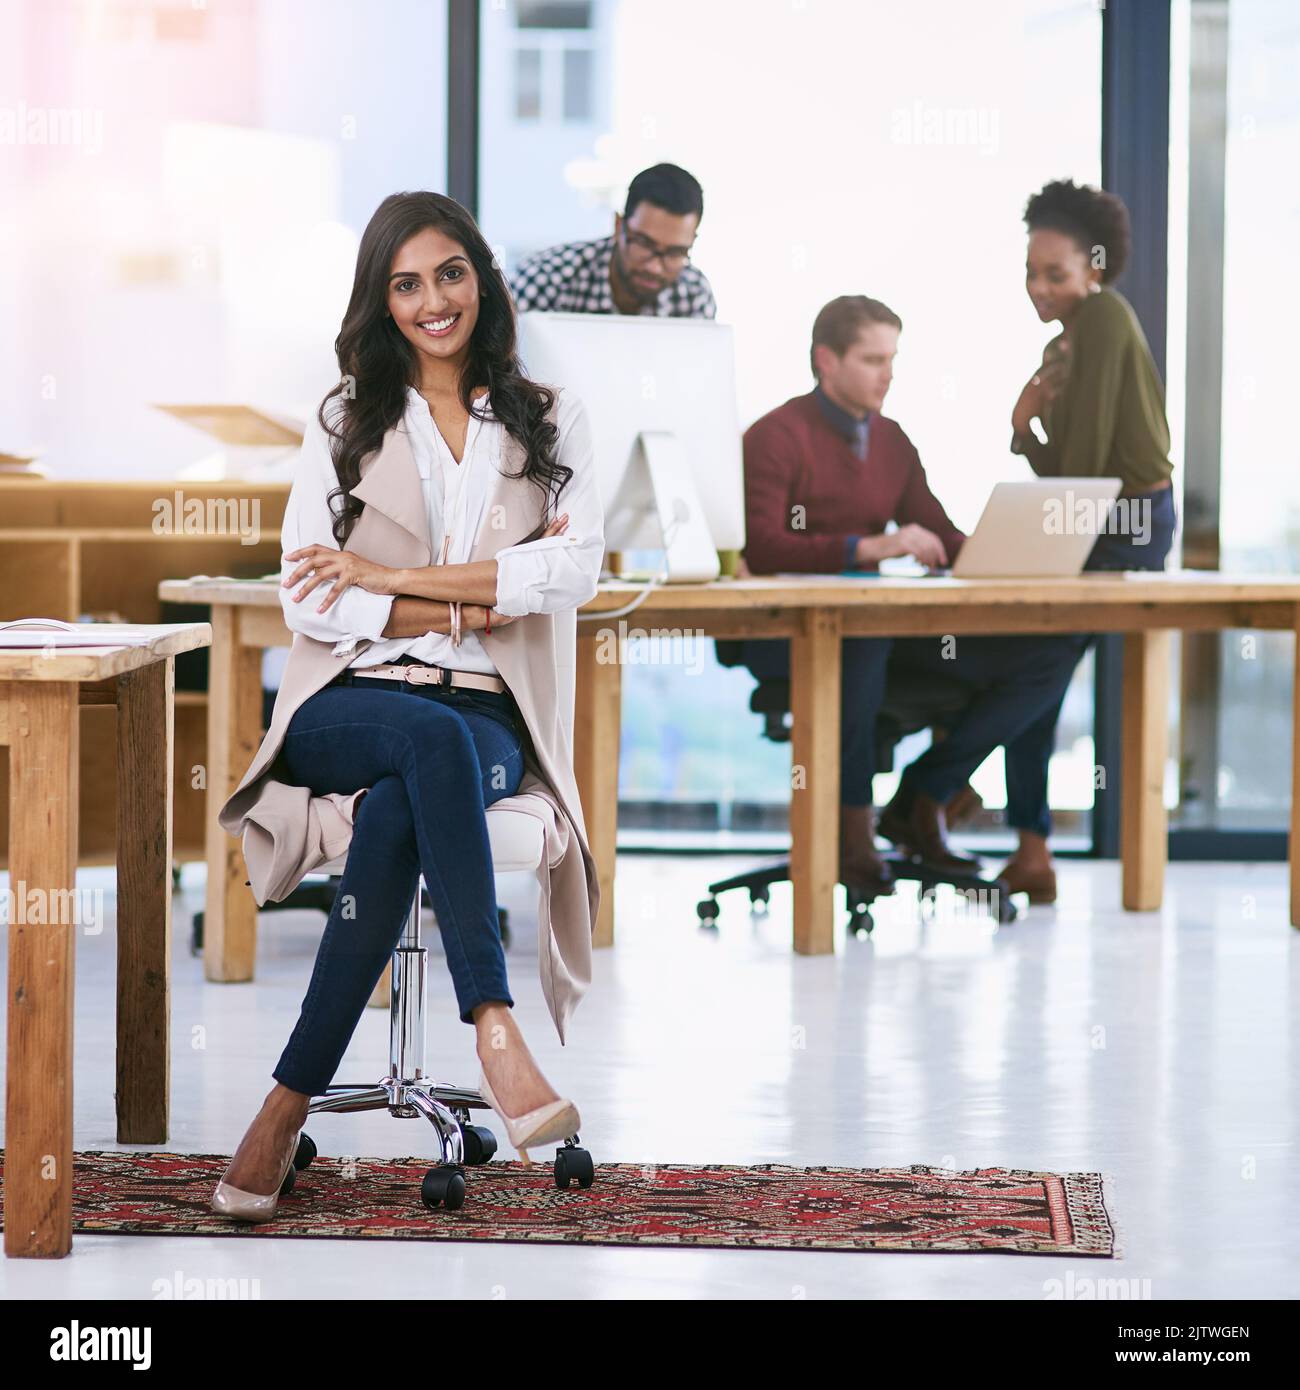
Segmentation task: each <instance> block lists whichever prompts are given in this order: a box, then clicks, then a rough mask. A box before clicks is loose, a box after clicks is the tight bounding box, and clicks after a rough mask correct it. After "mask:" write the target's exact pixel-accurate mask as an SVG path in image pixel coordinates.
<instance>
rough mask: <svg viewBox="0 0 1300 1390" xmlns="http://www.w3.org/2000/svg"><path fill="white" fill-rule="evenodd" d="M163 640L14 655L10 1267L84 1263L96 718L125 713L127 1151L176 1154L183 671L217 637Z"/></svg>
mask: <svg viewBox="0 0 1300 1390" xmlns="http://www.w3.org/2000/svg"><path fill="white" fill-rule="evenodd" d="M83 626H93V625H91V624H83ZM149 631H150V632H151V633H152V634H153V635H152V638H151V640H150V642H149V644H148V645H147V646H138V647H125V646H112V645H105V646H102V647H78V648H62V649H51V652H50V654H49V655H45V654H43V652H42V651H41V649H39V648H37V649H30V650H8V649H5V650H0V745H8V748H9V770H10V779H9V795H10V807H9V810H10V816H9V886H10V893H11V896H10V899H9V900H8V901H9V903H11V904H12V905H13V911H12V913H10V912H6V913H5V917H6V920H7V921H8V925H9V1028H8V1033H9V1039H8V1070H7V1078H8V1085H7V1088H6V1093H5V1173H4V1178H5V1254H7V1255H41V1256H48V1255H66V1254H67V1253H68V1251H69V1250H70V1249H71V1248H72V1029H73V975H74V966H75V961H76V950H75V948H76V939H75V936H74V932H75V929H76V926H77V925H78V924H79V923H80V921H81V916H82V914H81V913H80V911H79V910H78V909H77V907H76V904H77V903H78V902H79V899H77V897H76V895H75V890H76V868H77V753H78V710H79V708H80V706H82V705H88V704H110V705H116V706H117V777H118V781H117V787H118V795H117V1139H118V1143H121V1144H160V1143H165V1142H166V1140H167V1115H168V1081H169V1075H170V1072H169V1062H170V1053H169V1045H170V1036H169V1034H170V979H171V976H170V971H169V961H170V949H169V948H170V941H171V901H172V864H171V856H172V819H171V812H172V727H173V724H172V716H173V706H172V697H173V693H174V689H175V670H174V666H175V662H174V658H175V656H176V654H177V653H178V652H186V651H190V650H192V649H193V648H195V647H202V646H206V645H207V643H208V641H209V640H210V637H211V629H210V628H209V626H208V624H207V623H171V624H164V625H158V626H153V627H151V628H150V629H149ZM105 641H106V642H110V641H111V637H110V636H106V638H105ZM20 900H21V901H20ZM69 906H72V908H73V910H72V911H71V912H69V911H68V910H67V909H68V908H69ZM38 913H39V916H40V918H41V920H39V921H38V920H36V919H37V916H38ZM56 919H57V920H56Z"/></svg>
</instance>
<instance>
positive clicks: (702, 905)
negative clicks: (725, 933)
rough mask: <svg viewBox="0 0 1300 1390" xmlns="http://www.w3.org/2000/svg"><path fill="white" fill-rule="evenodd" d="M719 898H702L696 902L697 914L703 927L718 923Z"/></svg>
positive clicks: (713, 925)
mask: <svg viewBox="0 0 1300 1390" xmlns="http://www.w3.org/2000/svg"><path fill="white" fill-rule="evenodd" d="M718 911H719V908H718V900H717V898H701V899H700V901H699V902H697V903H696V904H695V912H696V915H697V916H698V917H699V919H700V925H701V926H702V927H715V926H717V924H718Z"/></svg>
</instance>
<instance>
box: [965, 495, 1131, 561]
mask: <svg viewBox="0 0 1300 1390" xmlns="http://www.w3.org/2000/svg"><path fill="white" fill-rule="evenodd" d="M1119 490H1120V480H1119V479H1118V478H1033V479H1031V480H1029V481H1028V482H1017V483H998V484H997V485H996V486H995V487H994V489H993V491H992V493H990V494H989V500H988V501H987V502H986V503H985V504H984V511H983V513H982V514H981V516H980V519H979V524H978V525H977V526H976V527H975V530H974V531H973V532H972V533H971V534H970V535H969V536H968V537H967V538H966V542H965V544H964V545H963V546H962V548H961V552H960V553H959V554H958V556H957V560H956V563H955V564H954V565H953V567H952V571H951V573H952V575H953V577H954V578H955V579H1056V578H1062V579H1068V578H1071V577H1072V576H1074V575H1077V574H1081V573H1082V572H1083V566H1084V562H1085V561H1086V560H1087V558H1088V555H1089V553H1090V552H1091V550H1092V547H1093V544H1094V542H1095V541H1096V539H1097V537H1098V536H1099V535H1102V534H1103V533H1104V532H1105V531H1106V529H1107V522H1108V520H1109V517H1110V513H1111V508H1112V507H1113V506H1114V505H1115V499H1116V498H1117V497H1118V496H1119Z"/></svg>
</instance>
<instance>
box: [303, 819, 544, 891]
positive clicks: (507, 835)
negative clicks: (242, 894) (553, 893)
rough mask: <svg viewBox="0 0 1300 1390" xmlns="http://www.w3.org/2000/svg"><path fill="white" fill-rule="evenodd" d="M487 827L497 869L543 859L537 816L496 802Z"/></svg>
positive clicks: (325, 868) (328, 870)
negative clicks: (513, 809)
mask: <svg viewBox="0 0 1300 1390" xmlns="http://www.w3.org/2000/svg"><path fill="white" fill-rule="evenodd" d="M487 828H488V843H489V844H490V845H491V846H492V868H493V870H494V871H495V872H496V873H499V874H508V873H511V872H513V871H515V870H519V869H535V868H536V867H537V866H538V865H539V864H540V863H541V862H542V853H543V851H544V850H545V848H546V835H545V832H544V831H543V829H542V823H541V821H539V820H538V819H537V817H536V816H530V815H528V814H527V813H526V812H524V811H512V810H510V808H509V807H507V806H502V805H500V804H497V805H495V806H489V807H488V809H487ZM346 862H347V861H346V858H345V857H341V858H338V859H331V860H330V861H329V863H327V864H318V865H317V866H316V868H315V869H314V870H313V871H312V872H313V873H318V874H341V873H342V872H343V866H344V864H345V863H346Z"/></svg>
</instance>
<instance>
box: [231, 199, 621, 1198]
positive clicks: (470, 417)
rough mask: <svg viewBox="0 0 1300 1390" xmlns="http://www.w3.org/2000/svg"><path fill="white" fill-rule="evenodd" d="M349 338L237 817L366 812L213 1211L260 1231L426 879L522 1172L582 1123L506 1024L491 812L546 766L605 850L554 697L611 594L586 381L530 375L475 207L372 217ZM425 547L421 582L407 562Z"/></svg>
mask: <svg viewBox="0 0 1300 1390" xmlns="http://www.w3.org/2000/svg"><path fill="white" fill-rule="evenodd" d="M335 348H336V352H337V356H338V363H339V369H340V373H341V383H340V385H339V386H337V387H336V388H335V389H334V390H333V391H331V392H330V393H329V394H328V395H327V396H326V398H325V401H324V402H323V403H322V406H321V408H320V411H319V415H318V418H317V419H316V420H313V421H312V423H311V426H310V428H309V430H308V433H307V436H306V438H305V440H304V444H303V450H302V455H301V457H300V459H299V462H298V466H297V470H296V472H295V476H294V482H293V489H292V492H291V495H290V499H289V503H288V507H287V510H286V514H285V521H284V532H283V548H284V551H285V554H284V561H283V568H282V575H283V582H282V587H281V590H280V596H281V603H282V607H283V609H284V612H285V617H286V620H287V622H288V625H289V626H290V628H292V629H293V631H294V633H295V637H294V646H293V652H292V653H291V655H290V658H289V664H288V665H287V666H286V669H285V675H284V680H283V682H282V684H281V687H280V691H279V695H278V697H277V702H276V704H277V708H276V713H275V715H274V716H273V718H272V723H271V728H270V730H269V732H268V733H267V735H266V739H265V740H264V741H263V745H262V748H261V749H260V750H259V752H258V755H257V757H256V758H255V759H254V761H253V764H252V765H251V766H250V768H249V771H248V773H247V774H246V775H245V778H244V781H243V782H242V783H241V786H240V789H239V790H237V791H236V793H235V795H234V796H232V798H231V799H230V801H229V802H228V803H227V806H226V807H225V808H223V811H222V823H223V825H225V826H226V828H227V829H232V830H233V829H236V828H238V827H239V826H240V825H242V824H243V821H244V819H245V817H246V816H247V812H248V808H249V805H250V803H251V798H252V797H253V795H254V793H255V792H257V794H258V795H261V794H262V793H261V792H260V791H258V788H259V787H264V786H265V783H264V782H262V781H261V779H263V778H265V777H266V774H267V773H268V771H269V770H271V769H272V768H273V769H274V772H275V777H276V778H279V779H280V780H281V781H282V782H285V783H289V784H291V785H292V787H294V788H299V789H300V788H303V787H306V788H308V789H310V793H311V797H312V798H318V797H323V798H328V797H331V796H336V797H338V798H339V801H338V802H335V803H334V804H335V805H338V804H340V803H341V804H350V805H351V808H352V811H353V813H354V821H353V828H352V836H351V843H350V846H349V849H348V854H347V863H346V869H345V871H344V874H343V877H342V881H341V883H340V885H339V892H338V895H337V897H336V899H335V902H334V905H333V908H332V910H331V912H330V914H329V920H328V922H327V923H326V926H325V932H324V936H323V937H322V939H321V943H320V949H319V951H318V952H317V956H316V964H315V968H314V971H313V973H312V978H311V983H310V986H309V988H308V990H307V994H306V998H305V1000H304V1002H303V1006H302V1013H301V1016H300V1017H299V1019H298V1022H297V1025H296V1027H295V1028H294V1030H293V1033H292V1035H291V1036H290V1038H289V1041H288V1045H287V1046H286V1047H285V1049H284V1052H283V1054H282V1055H281V1057H280V1060H279V1062H278V1064H277V1065H276V1067H275V1070H274V1072H273V1075H274V1077H275V1081H276V1085H275V1087H274V1089H273V1090H272V1091H271V1092H270V1094H269V1095H268V1096H267V1097H266V1100H265V1102H264V1104H263V1106H262V1108H261V1111H260V1112H259V1114H258V1115H257V1117H256V1118H255V1119H254V1121H253V1123H252V1125H251V1126H250V1127H249V1129H248V1132H247V1133H246V1134H245V1136H244V1139H243V1142H242V1143H241V1144H240V1146H239V1148H238V1150H237V1152H236V1153H235V1156H234V1159H233V1161H232V1162H231V1164H230V1166H229V1168H227V1170H226V1173H225V1176H224V1177H223V1179H222V1181H221V1183H220V1184H219V1185H218V1187H217V1190H216V1193H215V1194H214V1196H213V1200H212V1205H213V1207H214V1209H215V1210H217V1211H221V1212H224V1213H226V1214H228V1215H231V1216H235V1217H239V1218H242V1219H245V1220H265V1219H266V1218H267V1217H269V1216H270V1215H272V1214H273V1213H274V1210H275V1204H276V1198H277V1196H278V1193H279V1189H280V1185H281V1183H282V1182H283V1181H284V1179H285V1178H286V1177H287V1174H288V1168H289V1165H290V1164H291V1162H292V1159H293V1155H294V1152H295V1149H296V1147H297V1143H298V1135H299V1131H300V1130H301V1128H302V1125H303V1122H304V1120H305V1119H306V1116H307V1113H308V1103H309V1101H310V1099H311V1098H312V1096H313V1095H319V1094H321V1093H323V1092H324V1091H325V1089H326V1087H327V1086H328V1085H329V1084H330V1083H331V1082H332V1080H333V1077H334V1073H335V1071H336V1069H337V1067H338V1065H339V1062H340V1060H341V1059H342V1056H343V1053H344V1051H345V1049H346V1048H347V1046H348V1042H349V1040H350V1039H351V1037H352V1034H353V1031H354V1029H355V1028H356V1025H357V1022H358V1020H359V1019H360V1017H361V1015H362V1012H363V1010H364V1009H365V1006H366V1002H367V999H368V998H369V996H370V994H371V992H372V990H373V989H374V986H375V985H376V983H377V982H378V980H379V978H380V976H381V974H382V973H383V970H384V967H385V964H386V963H387V962H388V960H389V958H390V956H391V954H392V952H393V949H394V947H395V945H396V944H397V941H398V939H399V937H400V936H401V933H402V929H403V926H404V924H405V922H406V919H407V916H408V913H409V910H410V907H411V904H412V900H413V898H414V896H415V894H416V892H417V891H418V888H419V882H420V876H421V875H422V876H423V879H424V882H425V885H426V886H427V888H428V890H429V894H430V897H431V899H432V902H433V906H434V908H435V911H436V914H437V919H438V926H439V929H440V931H441V934H442V940H443V944H444V947H445V950H446V957H447V966H448V969H449V971H450V973H451V977H452V983H453V986H454V989H455V994H456V1005H457V1011H458V1013H459V1015H460V1018H461V1020H462V1021H463V1022H465V1023H467V1024H472V1025H473V1027H474V1029H475V1031H476V1034H477V1050H478V1056H479V1059H480V1062H481V1064H482V1070H483V1076H482V1078H481V1080H480V1089H481V1091H482V1094H483V1098H484V1099H485V1100H486V1101H488V1103H489V1104H491V1105H492V1107H493V1108H494V1109H495V1110H496V1112H497V1113H498V1115H500V1116H501V1118H502V1120H503V1122H504V1124H505V1126H506V1129H507V1133H508V1134H509V1137H510V1140H511V1142H512V1143H513V1145H514V1146H515V1148H516V1149H518V1150H519V1151H520V1152H521V1154H522V1155H523V1157H524V1161H525V1162H527V1148H528V1146H530V1145H532V1146H540V1145H542V1144H545V1143H548V1142H554V1141H556V1140H557V1139H560V1138H564V1137H567V1136H569V1135H572V1134H574V1133H575V1132H576V1130H577V1126H578V1112H577V1108H576V1107H575V1106H574V1104H573V1103H572V1101H570V1100H568V1099H565V1098H562V1097H560V1096H558V1095H557V1094H556V1092H555V1090H554V1089H553V1088H552V1087H551V1085H550V1084H549V1083H548V1082H547V1080H546V1078H545V1077H544V1076H543V1075H542V1073H541V1071H540V1070H539V1068H538V1066H537V1064H536V1062H535V1061H534V1059H533V1057H532V1054H531V1053H530V1051H529V1049H528V1046H527V1044H526V1043H525V1042H524V1039H523V1036H522V1035H521V1033H520V1031H519V1028H518V1026H517V1025H516V1023H515V1021H514V1018H513V1016H512V1014H511V1007H512V1002H513V1001H512V998H511V993H510V988H509V985H508V983H507V979H506V962H505V956H504V953H503V949H502V942H501V934H500V930H499V926H498V919H497V904H496V896H495V885H494V881H493V874H492V858H491V846H490V842H489V839H488V832H487V825H486V815H485V812H486V808H487V807H488V806H490V805H491V804H492V803H494V802H496V801H499V800H501V799H502V798H503V797H509V796H513V795H514V794H515V793H516V791H517V790H518V789H519V787H520V783H521V780H522V778H523V776H524V775H525V751H527V755H528V759H529V761H528V763H527V767H528V770H529V773H530V774H531V773H532V772H533V770H534V768H537V769H540V774H539V775H540V779H541V780H540V783H539V785H541V786H543V787H545V788H548V789H550V790H552V791H555V789H556V788H559V789H560V790H559V791H555V795H556V801H557V803H559V804H561V805H562V806H563V807H564V811H565V816H566V817H567V818H568V820H569V825H568V830H569V840H568V844H569V846H570V848H572V847H573V846H575V845H578V846H580V848H581V851H582V854H583V864H584V865H586V864H587V863H588V860H589V850H588V848H587V846H586V844H585V839H584V837H583V834H582V832H581V829H580V822H581V815H580V812H578V813H577V815H576V817H575V816H574V815H572V814H571V812H570V809H569V808H570V806H571V805H572V803H573V802H576V786H575V785H574V783H573V780H572V761H571V753H570V750H569V748H568V745H567V740H565V739H564V738H563V737H562V736H561V730H562V727H563V723H564V700H563V699H561V698H559V697H558V696H557V690H558V689H559V686H560V681H561V674H560V672H561V671H562V668H564V667H565V666H566V665H567V666H568V668H569V670H570V671H571V670H572V667H573V664H574V662H573V655H574V653H573V650H572V644H573V641H574V636H573V632H574V622H575V620H574V618H573V616H572V615H573V612H574V610H576V609H577V608H578V607H580V606H581V605H582V604H583V603H585V602H587V601H588V600H589V599H590V598H591V597H592V596H593V595H594V594H595V592H596V587H597V581H598V578H599V573H600V564H601V559H602V555H603V552H604V536H603V523H602V515H601V509H600V503H599V498H598V495H597V492H596V484H595V477H594V470H593V467H592V445H591V435H590V430H589V427H588V424H587V419H586V415H585V412H584V410H583V408H582V405H581V403H580V402H579V401H577V400H576V399H574V398H572V397H571V396H570V395H569V394H568V393H567V392H566V393H562V394H561V393H557V392H555V391H552V390H550V389H548V388H546V387H544V386H541V385H538V384H536V383H534V382H532V381H530V380H528V379H527V377H525V376H524V374H523V372H522V370H521V368H520V364H519V361H518V359H517V357H516V326H515V317H514V307H513V304H512V301H511V298H510V294H509V291H508V289H507V287H506V283H505V280H504V279H503V277H502V274H501V272H500V270H499V269H498V268H497V265H496V264H495V262H494V259H493V254H492V251H491V248H490V247H489V246H488V244H487V242H486V241H485V240H484V239H483V236H482V234H481V233H480V231H479V229H478V227H477V226H476V225H475V223H474V220H473V218H472V217H471V216H470V215H469V213H468V212H466V211H465V209H464V208H462V207H461V206H460V204H458V203H456V202H454V201H453V200H452V199H450V198H446V197H443V196H441V195H439V194H436V193H398V194H393V195H392V196H391V197H389V198H386V199H385V200H384V202H383V203H381V204H380V206H379V208H378V210H377V211H376V212H375V214H374V216H373V217H372V218H371V220H370V223H369V225H368V226H367V227H366V230H365V233H364V235H363V236H362V239H361V245H360V249H359V252H358V256H357V265H356V274H355V279H354V282H353V287H352V297H351V300H350V302H349V305H348V309H347V314H346V316H345V318H344V320H343V325H342V329H341V331H340V333H339V336H338V339H337V341H336V344H335ZM512 463H514V464H517V465H519V468H518V469H517V470H515V469H513V468H511V467H510V465H511V464H512ZM363 465H365V467H364V468H363ZM561 500H562V501H563V504H564V510H563V511H561V510H560V503H561ZM552 508H554V511H553V513H552V515H553V519H552V520H550V521H549V522H548V520H547V513H548V512H552ZM534 520H536V521H537V525H536V527H535V528H534V529H533V531H532V533H531V534H530V535H526V536H525V535H524V532H525V531H526V530H527V527H528V526H529V525H531V524H532V522H533V521H534ZM570 521H572V523H573V531H572V532H568V523H569V522H570ZM510 529H513V532H514V535H513V536H511V535H510V534H509V530H510ZM566 532H568V533H567V534H566ZM516 537H518V538H519V539H518V540H517V541H516V543H515V544H510V543H509V542H510V541H511V540H512V539H515V538H516ZM349 539H350V540H351V544H349ZM471 550H473V551H474V553H475V559H474V560H473V561H472V562H471V561H470V559H469V556H470V554H471ZM413 554H414V555H419V556H420V557H421V558H422V567H415V568H412V567H409V566H411V564H412V561H411V560H410V558H409V557H410V556H411V555H413ZM434 557H437V558H436V563H433V564H429V563H428V561H429V560H430V559H433V558H434ZM480 557H482V558H480ZM543 614H545V615H548V616H546V617H542V616H534V615H543ZM525 615H528V616H527V617H525ZM549 615H563V616H564V617H565V618H566V619H567V621H566V622H565V623H564V624H561V623H560V621H559V620H558V619H557V618H556V617H555V616H549ZM520 617H525V620H524V621H523V622H522V623H520V624H519V625H518V626H517V627H515V628H513V629H512V630H511V631H510V632H509V633H508V634H506V635H502V633H501V630H502V629H503V628H504V627H506V626H507V625H508V624H511V623H513V622H515V621H516V619H518V618H520ZM480 634H482V635H481V636H480ZM435 668H441V675H439V673H438V671H437V670H436V669H435ZM503 669H508V670H509V671H510V673H511V676H512V680H513V681H514V691H512V689H511V688H510V687H509V686H507V684H506V682H505V680H504V679H503V678H502V676H501V674H500V672H501V670H503ZM429 677H435V678H436V679H437V680H438V681H439V682H441V681H444V680H445V681H447V683H446V684H443V683H426V679H425V678H429ZM515 692H518V698H516V693H515ZM531 785H532V784H531V783H530V786H531ZM276 790H277V791H283V790H284V789H283V788H278V789H276ZM344 798H358V799H356V800H354V801H351V802H350V803H348V802H344V801H343V799H344ZM299 838H301V837H299ZM294 843H297V842H296V841H294ZM567 852H568V851H567V850H566V853H567ZM575 852H576V851H575ZM250 867H251V866H250ZM551 871H552V873H553V874H554V872H555V869H554V866H552V870H551ZM299 876H300V875H299ZM582 877H583V876H582V874H580V873H579V874H578V875H577V877H576V879H575V878H574V877H573V876H571V875H570V876H567V877H566V878H565V879H564V883H565V885H566V889H565V892H566V901H565V902H563V903H561V902H559V901H558V895H557V900H556V901H553V902H552V908H553V909H556V910H554V911H552V912H551V913H550V918H551V929H552V933H553V938H554V939H553V941H552V942H551V944H550V950H549V953H548V951H547V949H546V948H545V947H544V948H543V951H542V956H543V960H544V962H545V966H546V974H545V981H544V982H545V986H546V991H547V1003H548V1005H549V1006H550V1007H551V1012H552V1016H553V1018H554V1019H555V1022H556V1026H557V1028H558V1029H559V1030H560V1032H561V1037H562V1036H563V1021H564V1017H565V1016H566V1014H567V1011H568V1009H569V1008H570V1007H571V1006H572V1004H573V1003H574V1002H576V998H577V997H578V995H579V994H580V993H581V990H582V988H583V986H584V985H585V983H586V981H587V979H589V977H590V947H591V926H592V922H591V916H592V915H593V914H594V912H595V903H596V902H598V897H597V898H596V899H594V900H593V899H591V898H590V897H589V896H588V895H589V892H590V891H591V890H590V889H582V888H581V886H580V887H579V893H580V896H581V899H582V900H581V903H580V904H575V901H574V897H573V894H572V892H571V888H572V885H573V884H574V883H575V882H576V883H577V884H578V885H581V884H582ZM594 881H595V874H594V870H592V871H591V872H590V875H589V883H594ZM561 918H562V919H563V920H558V919H561ZM557 991H560V992H561V993H562V994H563V997H562V998H561V999H560V1002H559V1004H558V1005H557V1003H556V1002H555V998H554V996H555V995H556V993H557ZM564 991H567V993H563V992H564Z"/></svg>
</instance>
